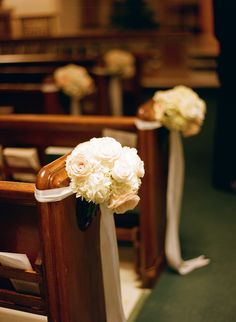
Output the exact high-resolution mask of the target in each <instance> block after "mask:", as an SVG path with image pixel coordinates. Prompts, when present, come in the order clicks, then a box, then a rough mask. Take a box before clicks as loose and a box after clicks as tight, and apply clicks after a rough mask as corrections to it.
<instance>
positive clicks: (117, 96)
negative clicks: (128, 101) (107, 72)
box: [109, 76, 123, 116]
mask: <svg viewBox="0 0 236 322" xmlns="http://www.w3.org/2000/svg"><path fill="white" fill-rule="evenodd" d="M109 97H110V104H111V112H112V115H113V116H121V115H123V93H122V85H121V78H120V77H119V76H111V79H110V81H109Z"/></svg>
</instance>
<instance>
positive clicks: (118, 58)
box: [103, 49, 135, 78]
mask: <svg viewBox="0 0 236 322" xmlns="http://www.w3.org/2000/svg"><path fill="white" fill-rule="evenodd" d="M103 59H104V62H105V67H106V69H107V71H108V72H109V73H110V74H113V75H119V76H121V77H122V78H131V77H133V76H134V75H135V58H134V56H133V55H132V54H131V53H130V52H128V51H124V50H120V49H111V50H109V51H108V52H106V53H105V54H104V56H103Z"/></svg>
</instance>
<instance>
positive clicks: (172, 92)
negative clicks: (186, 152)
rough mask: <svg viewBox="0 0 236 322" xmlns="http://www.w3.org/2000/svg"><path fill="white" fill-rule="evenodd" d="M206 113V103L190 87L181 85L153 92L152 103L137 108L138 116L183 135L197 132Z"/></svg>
mask: <svg viewBox="0 0 236 322" xmlns="http://www.w3.org/2000/svg"><path fill="white" fill-rule="evenodd" d="M205 113H206V103H205V102H204V101H203V100H202V99H201V98H200V97H199V96H198V94H197V93H196V92H194V91H193V90H192V89H191V88H189V87H187V86H183V85H179V86H176V87H174V88H172V89H169V90H160V91H157V92H155V93H154V95H153V97H152V103H151V105H150V106H146V107H145V108H144V109H140V110H139V118H140V119H141V120H143V121H144V122H145V121H148V122H156V123H155V124H156V126H158V124H159V127H160V126H165V127H166V128H168V129H169V130H174V131H179V132H181V133H182V135H183V136H191V135H195V134H197V133H199V131H200V129H201V126H202V124H203V121H204V118H205Z"/></svg>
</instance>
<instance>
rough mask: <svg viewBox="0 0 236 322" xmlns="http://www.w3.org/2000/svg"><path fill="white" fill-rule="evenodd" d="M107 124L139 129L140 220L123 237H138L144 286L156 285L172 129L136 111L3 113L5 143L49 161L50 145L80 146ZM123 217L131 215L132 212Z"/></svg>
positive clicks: (0, 135) (0, 139) (0, 132)
mask: <svg viewBox="0 0 236 322" xmlns="http://www.w3.org/2000/svg"><path fill="white" fill-rule="evenodd" d="M106 128H108V129H113V130H118V131H127V132H129V133H135V134H136V135H137V149H138V153H139V155H140V157H141V159H142V160H143V161H144V163H145V171H146V172H145V176H144V178H143V179H142V186H141V190H140V197H141V201H140V204H139V217H138V221H137V223H136V224H135V226H134V227H132V229H124V228H122V229H120V231H119V230H118V239H119V236H120V237H121V236H122V238H123V239H129V240H131V239H133V241H134V242H135V245H136V248H137V249H136V250H137V257H136V267H137V270H138V272H139V273H140V275H141V279H142V283H143V286H151V285H152V284H153V282H154V281H155V279H156V277H157V276H158V275H159V273H160V270H161V268H162V265H163V263H164V261H165V254H164V238H165V233H164V232H165V213H166V206H165V205H166V202H165V199H166V181H167V150H168V149H167V135H168V134H167V131H165V130H164V129H157V130H148V131H141V130H138V129H137V128H136V125H135V118H134V117H108V116H100V117H92V116H74V117H71V116H63V115H5V116H0V144H1V145H2V146H3V147H4V146H8V147H9V146H18V147H19V146H28V147H32V146H33V147H36V148H37V149H38V151H39V155H40V157H41V162H42V164H44V163H45V162H46V160H45V156H44V150H45V148H46V147H48V146H69V147H75V146H76V145H77V144H78V143H81V142H84V141H87V140H88V139H90V138H92V137H101V136H102V135H103V130H104V129H106ZM123 218H124V219H126V218H127V219H128V215H127V216H126V217H125V215H123ZM127 236H129V237H127Z"/></svg>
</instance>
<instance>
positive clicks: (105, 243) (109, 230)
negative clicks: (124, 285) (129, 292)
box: [100, 205, 126, 322]
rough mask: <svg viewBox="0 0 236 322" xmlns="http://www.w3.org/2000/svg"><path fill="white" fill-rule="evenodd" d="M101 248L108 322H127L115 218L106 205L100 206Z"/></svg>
mask: <svg viewBox="0 0 236 322" xmlns="http://www.w3.org/2000/svg"><path fill="white" fill-rule="evenodd" d="M100 209H101V222H100V246H101V260H102V272H103V283H104V291H105V303H106V318H107V322H125V321H126V319H125V315H124V310H123V307H122V299H121V286H120V272H119V255H118V246H117V239H116V231H115V223H114V216H113V213H112V211H111V210H110V209H108V208H107V207H106V205H100Z"/></svg>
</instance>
